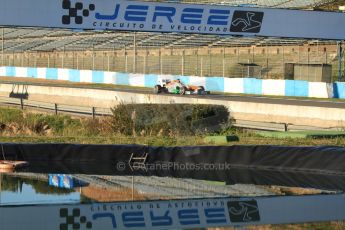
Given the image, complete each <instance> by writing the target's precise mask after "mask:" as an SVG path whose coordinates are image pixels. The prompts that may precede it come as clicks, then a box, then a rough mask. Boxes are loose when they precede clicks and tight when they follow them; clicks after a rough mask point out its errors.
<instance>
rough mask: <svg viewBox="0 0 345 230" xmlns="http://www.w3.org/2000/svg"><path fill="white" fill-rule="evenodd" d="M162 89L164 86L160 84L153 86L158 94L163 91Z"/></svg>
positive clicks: (154, 91)
mask: <svg viewBox="0 0 345 230" xmlns="http://www.w3.org/2000/svg"><path fill="white" fill-rule="evenodd" d="M161 91H162V87H161V86H160V85H155V87H154V88H153V93H155V94H158V93H161Z"/></svg>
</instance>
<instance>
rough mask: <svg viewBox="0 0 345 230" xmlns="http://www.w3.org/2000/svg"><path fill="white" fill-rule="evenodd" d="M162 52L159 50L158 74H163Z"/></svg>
mask: <svg viewBox="0 0 345 230" xmlns="http://www.w3.org/2000/svg"><path fill="white" fill-rule="evenodd" d="M162 59H163V58H162V51H161V49H159V72H160V74H163V60H162Z"/></svg>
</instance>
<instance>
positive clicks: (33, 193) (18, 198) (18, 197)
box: [0, 174, 83, 205]
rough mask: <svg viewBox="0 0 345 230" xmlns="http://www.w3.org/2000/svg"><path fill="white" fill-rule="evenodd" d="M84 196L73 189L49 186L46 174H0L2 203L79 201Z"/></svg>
mask: <svg viewBox="0 0 345 230" xmlns="http://www.w3.org/2000/svg"><path fill="white" fill-rule="evenodd" d="M82 200H83V197H82V196H81V195H80V193H79V192H77V191H75V190H73V189H62V188H55V187H52V186H49V185H48V183H47V175H44V174H28V175H25V174H21V175H15V174H0V205H8V204H47V203H61V202H63V203H79V202H81V201H82Z"/></svg>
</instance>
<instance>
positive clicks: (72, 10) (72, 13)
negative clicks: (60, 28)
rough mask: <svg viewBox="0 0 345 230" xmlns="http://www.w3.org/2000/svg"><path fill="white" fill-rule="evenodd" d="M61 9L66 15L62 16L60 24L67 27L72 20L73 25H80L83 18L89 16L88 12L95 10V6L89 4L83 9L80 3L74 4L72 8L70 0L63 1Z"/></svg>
mask: <svg viewBox="0 0 345 230" xmlns="http://www.w3.org/2000/svg"><path fill="white" fill-rule="evenodd" d="M62 8H63V9H64V10H68V14H65V15H63V16H62V24H64V25H69V24H71V20H72V19H74V23H75V24H82V23H83V18H84V17H88V16H89V15H90V11H94V10H95V4H89V5H88V6H87V8H84V4H83V3H82V2H76V3H75V4H74V6H72V3H71V1H70V0H63V1H62Z"/></svg>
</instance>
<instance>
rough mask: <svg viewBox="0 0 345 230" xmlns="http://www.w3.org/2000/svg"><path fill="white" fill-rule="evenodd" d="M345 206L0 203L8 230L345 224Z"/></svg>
mask: <svg viewBox="0 0 345 230" xmlns="http://www.w3.org/2000/svg"><path fill="white" fill-rule="evenodd" d="M344 203H345V197H344V195H343V194H339V195H310V196H286V197H284V196H278V197H253V198H213V199H212V198H210V199H190V200H169V201H142V202H140V201H138V202H117V203H94V204H85V205H78V204H70V205H27V206H25V205H23V206H20V205H16V206H1V204H0V216H1V218H0V227H1V229H6V230H15V229H47V230H49V229H52V230H53V229H54V230H68V229H102V230H103V229H136V230H140V229H143V230H144V229H145V230H146V229H189V228H209V227H216V226H217V227H218V226H232V227H234V226H237V227H238V226H246V225H262V224H287V223H303V222H318V221H333V220H345V205H344ZM42 217H44V218H42Z"/></svg>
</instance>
